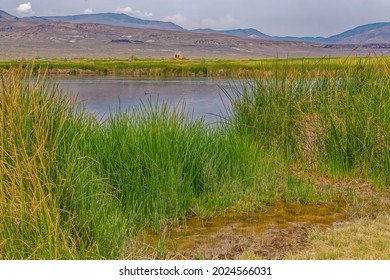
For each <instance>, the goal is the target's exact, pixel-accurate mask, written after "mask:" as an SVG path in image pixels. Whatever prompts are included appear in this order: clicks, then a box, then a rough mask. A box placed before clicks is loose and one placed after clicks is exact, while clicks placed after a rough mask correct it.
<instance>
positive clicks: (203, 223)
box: [147, 203, 346, 259]
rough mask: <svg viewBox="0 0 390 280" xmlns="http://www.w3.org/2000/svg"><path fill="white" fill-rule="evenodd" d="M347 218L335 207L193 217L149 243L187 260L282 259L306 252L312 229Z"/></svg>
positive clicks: (285, 207)
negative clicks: (248, 256) (245, 255)
mask: <svg viewBox="0 0 390 280" xmlns="http://www.w3.org/2000/svg"><path fill="white" fill-rule="evenodd" d="M345 218H346V216H345V213H343V212H342V210H341V209H335V207H334V206H332V207H331V206H329V205H301V204H285V203H277V204H275V205H273V206H272V207H269V208H267V209H266V210H265V211H263V212H261V213H245V214H239V215H237V214H227V215H225V216H222V217H213V218H211V219H201V218H199V217H190V218H188V219H187V221H186V224H185V225H184V226H181V227H177V228H174V229H171V230H170V231H168V232H167V233H164V234H160V235H157V234H152V235H151V234H148V235H147V240H148V242H149V243H151V244H154V245H156V244H158V242H160V243H161V241H162V240H163V241H164V242H165V244H166V249H167V250H168V251H169V252H170V254H171V255H175V253H179V254H178V255H180V256H181V257H183V258H188V259H197V258H200V259H203V258H204V259H237V258H239V257H240V256H241V255H242V254H243V253H245V252H251V253H252V254H256V255H257V256H259V257H261V258H265V259H280V258H282V257H283V256H284V255H285V254H286V253H290V252H295V251H297V250H300V249H303V248H304V246H305V244H306V241H307V236H308V234H307V233H308V230H309V229H311V228H313V227H329V226H330V225H331V224H333V223H335V222H340V221H342V220H344V219H345Z"/></svg>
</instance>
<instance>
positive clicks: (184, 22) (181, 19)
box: [162, 13, 194, 27]
mask: <svg viewBox="0 0 390 280" xmlns="http://www.w3.org/2000/svg"><path fill="white" fill-rule="evenodd" d="M162 20H163V21H170V22H173V23H176V24H178V25H180V26H184V27H189V26H193V25H194V24H193V22H192V21H191V20H190V19H188V18H187V17H186V16H184V15H183V14H181V13H178V14H176V15H173V16H167V17H165V18H163V19H162Z"/></svg>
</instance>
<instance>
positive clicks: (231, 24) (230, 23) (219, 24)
mask: <svg viewBox="0 0 390 280" xmlns="http://www.w3.org/2000/svg"><path fill="white" fill-rule="evenodd" d="M238 24H239V21H238V20H237V19H236V18H235V17H233V16H232V15H225V16H223V17H220V18H218V19H211V18H205V19H203V20H202V22H201V26H202V27H204V28H214V29H227V28H235V27H237V25H238Z"/></svg>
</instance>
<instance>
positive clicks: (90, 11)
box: [84, 9, 93, 15]
mask: <svg viewBox="0 0 390 280" xmlns="http://www.w3.org/2000/svg"><path fill="white" fill-rule="evenodd" d="M84 14H86V15H88V14H93V10H92V9H85V10H84Z"/></svg>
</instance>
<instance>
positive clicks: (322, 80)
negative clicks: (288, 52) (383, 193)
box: [230, 58, 390, 188]
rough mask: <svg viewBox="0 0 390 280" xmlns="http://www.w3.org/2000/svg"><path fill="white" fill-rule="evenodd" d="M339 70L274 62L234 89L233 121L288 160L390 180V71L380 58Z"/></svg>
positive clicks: (378, 181) (342, 174) (326, 172)
mask: <svg viewBox="0 0 390 280" xmlns="http://www.w3.org/2000/svg"><path fill="white" fill-rule="evenodd" d="M352 62H353V63H351V64H348V63H349V62H348V60H347V61H346V62H344V63H345V64H346V65H347V66H348V67H345V65H344V67H341V68H340V70H335V69H333V67H331V66H328V65H327V63H326V62H325V63H323V64H322V65H321V68H316V69H315V70H313V69H312V68H311V67H309V66H306V65H304V64H303V65H302V67H301V68H300V69H299V68H298V69H296V70H293V71H292V70H291V68H290V67H289V66H288V65H287V66H286V65H284V64H277V63H276V64H275V66H274V70H273V71H272V73H273V74H272V75H270V76H260V77H258V78H257V79H256V80H255V81H254V82H251V83H249V84H248V83H246V84H245V85H244V86H243V90H241V89H238V90H236V91H235V93H234V94H231V95H230V100H231V102H232V104H233V106H232V114H231V116H232V117H231V119H230V124H231V125H232V126H233V127H235V129H236V131H237V133H239V134H241V135H250V137H252V139H253V140H254V141H255V142H257V143H259V144H260V145H261V146H262V147H263V148H264V149H266V150H273V151H278V152H279V153H281V154H283V157H284V161H285V164H286V165H287V166H294V167H295V168H296V167H297V166H298V168H300V169H301V168H304V169H308V170H309V171H310V172H314V173H316V174H317V175H320V176H330V177H332V178H334V179H341V178H346V179H352V180H363V181H366V182H369V183H371V184H372V185H375V186H377V187H378V188H388V187H389V184H390V139H389V131H390V112H389V108H390V75H389V64H388V62H387V61H386V60H381V59H380V58H376V59H370V60H361V61H360V63H358V64H356V63H355V60H353V61H352Z"/></svg>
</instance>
